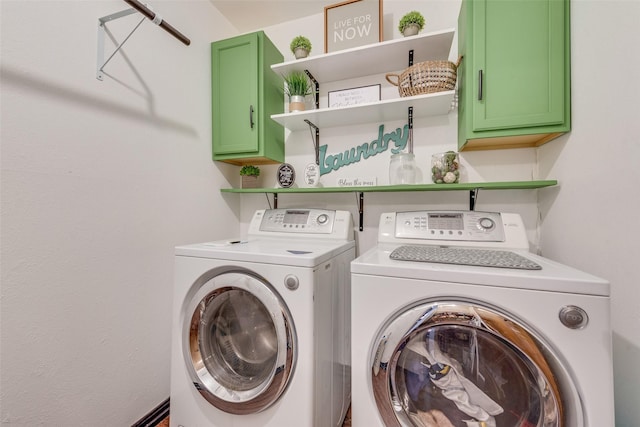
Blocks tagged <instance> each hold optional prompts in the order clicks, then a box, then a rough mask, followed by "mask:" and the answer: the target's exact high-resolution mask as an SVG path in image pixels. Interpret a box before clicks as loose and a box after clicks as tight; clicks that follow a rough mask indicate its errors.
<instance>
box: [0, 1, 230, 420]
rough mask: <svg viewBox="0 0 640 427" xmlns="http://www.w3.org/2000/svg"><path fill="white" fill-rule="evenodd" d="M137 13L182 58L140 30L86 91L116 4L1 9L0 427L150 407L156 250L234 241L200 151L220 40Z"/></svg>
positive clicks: (168, 270) (159, 396) (160, 391)
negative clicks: (102, 24) (100, 32)
mask: <svg viewBox="0 0 640 427" xmlns="http://www.w3.org/2000/svg"><path fill="white" fill-rule="evenodd" d="M153 3H154V7H155V8H156V10H157V12H158V13H160V14H161V15H163V16H164V18H165V19H166V20H167V21H168V22H169V23H170V24H171V25H173V26H175V27H176V28H177V29H178V30H180V31H182V32H183V33H185V35H186V36H187V37H189V38H190V39H191V41H192V44H191V46H189V47H187V46H185V45H183V44H181V43H180V42H178V41H177V40H175V39H174V38H173V37H171V36H170V35H169V34H167V33H166V32H165V31H163V30H162V29H160V28H157V27H156V26H154V25H153V24H152V23H151V22H150V21H148V20H146V21H145V22H144V23H143V24H142V26H141V27H140V28H139V29H138V30H137V31H136V32H135V33H134V34H133V36H132V37H131V38H130V39H129V41H128V42H127V43H126V44H125V45H124V47H123V51H122V53H123V54H122V55H120V54H118V55H116V57H114V59H113V60H112V62H110V63H109V64H108V65H107V66H106V67H105V70H106V71H107V72H108V73H109V74H110V75H111V76H112V77H107V78H105V80H104V81H103V82H100V81H98V80H96V77H95V72H96V70H95V68H96V47H97V45H96V43H97V24H98V18H99V17H102V16H106V15H110V14H112V13H115V12H118V11H121V10H124V9H127V8H128V7H127V5H126V3H124V2H122V1H23V0H19V1H10V0H2V3H1V24H0V27H1V43H2V44H1V52H2V68H1V72H2V75H1V77H2V80H1V84H2V87H1V90H2V92H1V96H2V99H1V103H2V109H1V114H2V126H1V129H2V130H1V134H0V136H1V142H2V152H1V155H2V205H1V208H2V269H1V271H2V290H1V297H2V301H1V302H2V308H1V314H2V320H1V324H2V337H1V342H2V349H1V359H2V365H1V371H0V375H1V381H2V387H1V392H0V398H1V402H0V406H1V414H0V423H2V425H3V426H5V425H6V426H35V425H50V426H63V425H65V426H90V425H109V426H124V425H131V424H132V423H133V422H134V421H136V420H138V419H139V418H140V417H142V416H143V415H144V414H146V413H147V412H148V411H149V410H151V409H152V408H153V407H155V406H156V405H157V404H159V403H160V402H161V401H162V400H164V399H165V398H167V397H168V396H169V370H170V368H169V360H170V356H169V354H170V330H171V326H170V325H171V297H172V286H173V247H174V246H175V245H177V244H182V243H188V242H195V241H204V240H209V239H214V238H222V236H224V235H225V234H226V233H227V230H229V229H235V228H238V221H239V201H238V200H237V199H234V198H224V197H222V196H221V195H220V192H219V191H218V189H219V188H220V187H226V186H228V185H229V183H228V180H229V177H231V179H235V178H236V177H235V175H236V173H237V171H236V168H229V167H225V166H224V165H218V164H214V163H213V162H212V161H211V149H210V135H211V124H210V123H211V120H210V111H211V107H210V99H211V97H210V62H209V61H210V59H209V58H210V54H209V43H210V42H211V41H213V40H216V39H220V38H224V37H227V36H229V35H232V34H234V33H235V30H234V29H233V28H232V27H231V26H230V25H229V24H228V23H226V20H225V19H224V18H222V17H221V16H219V14H218V13H217V11H216V9H214V8H213V7H212V6H211V4H210V3H209V2H207V1H155V2H153ZM140 19H141V15H140V14H136V15H132V16H128V17H125V18H121V19H119V20H117V21H113V22H111V23H109V24H108V25H107V27H108V28H109V29H111V31H112V33H113V35H114V36H115V37H116V39H117V40H119V41H122V40H123V39H124V37H125V36H126V35H127V34H128V33H129V32H130V31H131V30H132V29H133V27H134V26H135V25H136V24H137V22H138V21H139V20H140ZM106 46H107V49H106V50H107V53H108V54H109V53H110V52H112V51H113V44H112V43H111V42H109V41H108V42H107V44H106Z"/></svg>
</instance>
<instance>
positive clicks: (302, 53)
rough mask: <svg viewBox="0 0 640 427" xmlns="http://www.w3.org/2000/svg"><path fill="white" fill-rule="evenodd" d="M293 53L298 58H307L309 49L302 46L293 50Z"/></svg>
mask: <svg viewBox="0 0 640 427" xmlns="http://www.w3.org/2000/svg"><path fill="white" fill-rule="evenodd" d="M293 55H294V56H295V57H296V59H302V58H306V57H307V56H309V51H308V50H307V49H304V48H302V47H297V48H295V50H294V51H293Z"/></svg>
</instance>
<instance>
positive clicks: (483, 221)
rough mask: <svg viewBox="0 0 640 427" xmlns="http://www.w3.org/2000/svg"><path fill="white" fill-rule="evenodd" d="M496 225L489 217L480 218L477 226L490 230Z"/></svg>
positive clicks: (483, 229)
mask: <svg viewBox="0 0 640 427" xmlns="http://www.w3.org/2000/svg"><path fill="white" fill-rule="evenodd" d="M495 226H496V223H495V222H493V220H492V219H491V218H480V220H479V221H478V228H479V229H480V230H482V231H487V230H492V229H493V228H494V227H495Z"/></svg>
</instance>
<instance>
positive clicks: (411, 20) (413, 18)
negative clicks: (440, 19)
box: [398, 10, 424, 33]
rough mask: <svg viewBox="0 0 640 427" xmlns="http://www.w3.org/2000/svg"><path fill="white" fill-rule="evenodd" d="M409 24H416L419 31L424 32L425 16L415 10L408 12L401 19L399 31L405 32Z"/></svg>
mask: <svg viewBox="0 0 640 427" xmlns="http://www.w3.org/2000/svg"><path fill="white" fill-rule="evenodd" d="M409 24H416V25H417V26H418V29H419V30H422V29H423V28H424V16H422V14H421V13H420V12H418V11H415V10H412V11H411V12H408V13H407V14H405V15H404V16H403V17H402V19H400V23H399V24H398V30H400V32H401V33H402V32H404V29H405V28H407V27H408V26H409Z"/></svg>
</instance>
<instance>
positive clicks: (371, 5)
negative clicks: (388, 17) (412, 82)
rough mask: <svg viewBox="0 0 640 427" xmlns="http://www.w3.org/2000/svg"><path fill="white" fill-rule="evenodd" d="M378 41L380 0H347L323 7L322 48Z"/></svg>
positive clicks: (334, 49) (339, 47) (326, 51)
mask: <svg viewBox="0 0 640 427" xmlns="http://www.w3.org/2000/svg"><path fill="white" fill-rule="evenodd" d="M381 41H382V0H347V1H344V2H342V3H337V4H332V5H331V6H326V7H325V8H324V52H325V53H329V52H335V51H338V50H342V49H348V48H351V47H358V46H363V45H366V44H371V43H377V42H381Z"/></svg>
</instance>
